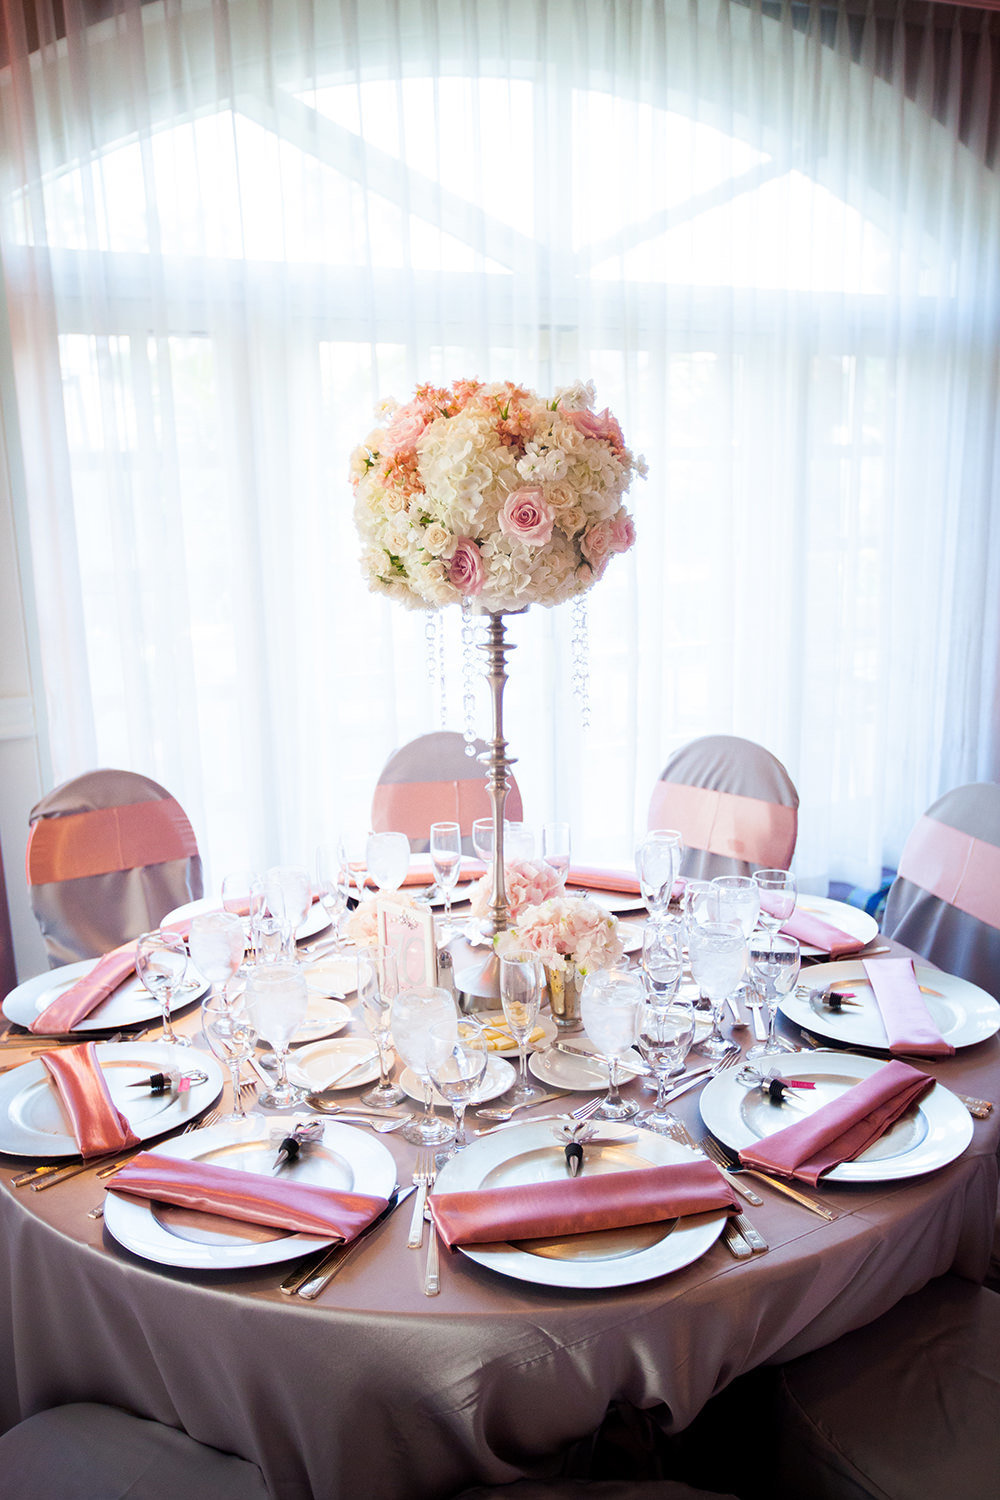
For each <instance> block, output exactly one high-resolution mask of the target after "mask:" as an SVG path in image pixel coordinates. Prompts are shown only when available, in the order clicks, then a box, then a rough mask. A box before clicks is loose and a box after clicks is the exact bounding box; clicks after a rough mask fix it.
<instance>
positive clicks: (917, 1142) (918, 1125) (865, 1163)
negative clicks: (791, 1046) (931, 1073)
mask: <svg viewBox="0 0 1000 1500" xmlns="http://www.w3.org/2000/svg"><path fill="white" fill-rule="evenodd" d="M766 1061H767V1059H764V1060H763V1062H761V1063H758V1067H759V1068H760V1069H761V1071H764V1062H766ZM883 1067H885V1063H884V1061H883V1060H882V1059H881V1058H878V1057H862V1056H859V1055H857V1054H855V1053H852V1052H798V1053H796V1054H795V1056H794V1057H791V1056H790V1055H789V1054H788V1053H787V1052H781V1053H775V1054H774V1071H775V1072H776V1073H778V1074H780V1075H781V1076H782V1077H785V1078H801V1079H802V1080H803V1082H805V1083H815V1084H816V1088H815V1089H810V1090H809V1091H808V1093H807V1092H806V1091H805V1090H803V1091H802V1092H801V1093H800V1094H798V1095H797V1096H796V1098H795V1100H794V1102H793V1103H791V1104H783V1105H774V1104H771V1102H770V1101H769V1099H768V1098H767V1095H766V1094H763V1093H761V1091H760V1089H748V1088H744V1087H743V1085H742V1084H740V1083H738V1082H737V1080H736V1077H735V1075H736V1072H737V1071H738V1070H737V1069H735V1068H731V1069H727V1070H724V1071H723V1072H721V1073H717V1074H716V1076H715V1077H714V1078H712V1079H710V1081H709V1082H708V1083H707V1084H706V1086H705V1088H704V1089H703V1090H702V1095H701V1100H700V1105H701V1117H702V1119H703V1120H704V1122H705V1124H706V1125H707V1126H708V1128H709V1130H710V1131H711V1132H712V1134H713V1135H714V1136H717V1137H718V1139H719V1140H720V1141H722V1143H723V1145H726V1146H728V1147H729V1148H730V1149H731V1150H733V1151H741V1150H742V1149H743V1148H744V1147H745V1146H752V1145H754V1144H755V1143H756V1142H757V1141H761V1140H763V1139H764V1138H765V1137H766V1136H769V1135H774V1134H775V1133H776V1132H777V1131H779V1130H784V1129H785V1127H786V1126H788V1125H793V1124H794V1123H795V1121H796V1120H801V1119H804V1118H805V1117H806V1116H807V1115H809V1114H812V1113H814V1112H815V1111H816V1110H817V1109H819V1108H820V1107H821V1106H822V1105H824V1104H829V1103H830V1102H831V1100H833V1099H836V1098H838V1097H839V1096H840V1095H841V1094H843V1093H844V1092H846V1090H847V1089H849V1088H853V1086H854V1085H855V1084H856V1083H860V1082H861V1080H862V1079H863V1078H870V1077H871V1075H872V1074H873V1073H877V1072H878V1070H879V1068H883ZM971 1140H972V1116H971V1115H970V1114H969V1112H968V1110H967V1109H966V1108H965V1105H964V1104H962V1102H961V1101H960V1100H959V1099H956V1098H955V1095H954V1094H953V1093H951V1092H950V1091H949V1090H948V1089H946V1088H945V1087H944V1085H943V1084H941V1083H937V1084H935V1085H934V1087H933V1089H931V1091H930V1093H929V1094H925V1095H924V1097H923V1099H921V1100H920V1102H919V1104H917V1105H915V1106H913V1108H911V1109H908V1110H907V1112H906V1114H905V1115H903V1116H902V1117H901V1118H900V1119H899V1120H897V1121H896V1123H895V1125H893V1126H891V1127H890V1129H889V1130H887V1131H886V1133H885V1135H883V1136H882V1138H881V1139H880V1140H878V1141H876V1142H875V1143H874V1145H872V1146H869V1147H868V1150H867V1151H863V1152H862V1153H861V1155H860V1156H859V1157H858V1158H857V1159H856V1160H855V1161H845V1162H841V1164H840V1166H839V1167H834V1168H833V1169H832V1170H831V1171H829V1172H826V1173H824V1175H823V1178H822V1181H823V1183H824V1184H827V1183H836V1182H862V1183H871V1182H896V1181H898V1180H901V1179H903V1178H906V1177H920V1176H922V1175H923V1174H924V1173H925V1172H933V1171H936V1170H937V1168H938V1167H945V1166H947V1165H948V1163H949V1162H950V1161H954V1160H955V1159H956V1157H959V1156H961V1154H962V1152H963V1151H964V1150H965V1148H966V1146H967V1145H968V1144H969V1142H970V1141H971Z"/></svg>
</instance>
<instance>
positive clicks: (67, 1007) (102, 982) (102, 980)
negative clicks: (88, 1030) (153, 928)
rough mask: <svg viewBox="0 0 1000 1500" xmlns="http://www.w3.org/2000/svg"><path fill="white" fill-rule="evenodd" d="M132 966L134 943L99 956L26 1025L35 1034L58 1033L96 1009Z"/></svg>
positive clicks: (71, 1026) (125, 944)
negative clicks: (91, 966) (88, 970)
mask: <svg viewBox="0 0 1000 1500" xmlns="http://www.w3.org/2000/svg"><path fill="white" fill-rule="evenodd" d="M134 969H135V943H134V942H133V943H123V944H122V946H121V947H120V948H112V950H111V952H110V953H105V955H104V957H103V958H99V959H98V961H97V963H96V964H95V965H94V967H93V968H92V969H91V971H90V973H89V974H84V976H83V978H82V979H78V980H76V982H75V983H74V984H71V985H70V986H69V988H68V989H66V990H63V992H62V994H61V995H57V996H56V998H55V999H54V1000H53V1001H52V1003H51V1005H47V1006H46V1007H45V1009H44V1010H41V1011H39V1013H38V1015H37V1016H36V1017H35V1019H34V1020H33V1021H31V1022H30V1023H29V1025H28V1030H29V1031H31V1032H34V1034H35V1036H53V1035H61V1034H62V1033H63V1032H67V1031H72V1030H73V1027H74V1026H76V1025H77V1023H78V1022H80V1021H82V1020H83V1019H84V1018H85V1017H86V1016H89V1015H90V1012H91V1011H92V1010H96V1009H97V1007H98V1006H99V1005H100V1003H101V1001H102V1000H106V999H107V998H108V996H109V995H110V994H111V993H112V991H114V990H116V989H117V988H118V986H119V985H120V984H121V983H123V981H124V980H126V979H127V978H128V977H129V975H130V974H131V973H132V972H133V971H134Z"/></svg>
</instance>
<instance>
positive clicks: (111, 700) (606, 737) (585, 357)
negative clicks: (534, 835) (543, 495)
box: [0, 0, 1000, 881]
mask: <svg viewBox="0 0 1000 1500" xmlns="http://www.w3.org/2000/svg"><path fill="white" fill-rule="evenodd" d="M47 4H48V0H41V3H40V4H39V6H38V7H37V16H38V29H39V44H38V45H35V39H34V36H33V34H32V33H31V32H30V31H29V30H27V29H26V28H25V26H24V17H23V14H22V11H21V9H20V7H19V6H18V5H17V4H16V3H15V0H6V9H5V11H4V15H5V18H6V29H7V34H8V35H7V40H8V48H9V54H10V62H9V66H8V68H7V69H6V71H5V72H4V73H3V75H2V77H0V109H2V125H3V136H4V142H5V149H4V154H3V160H2V172H3V179H2V192H0V254H2V260H3V272H4V278H5V283H4V284H5V288H6V296H7V299H8V306H9V312H10V321H11V328H12V335H11V337H12V351H11V352H12V358H13V361H14V367H15V373H16V381H17V392H18V414H17V415H18V421H19V424H20V430H21V437H22V443H23V448H24V453H25V464H26V468H27V483H28V503H29V508H30V514H31V546H32V553H33V559H34V569H35V575H36V578H35V583H36V589H37V594H38V599H39V608H40V611H41V624H40V629H41V637H42V647H43V653H44V664H45V677H46V686H47V695H48V712H49V716H50V734H51V743H52V746H53V755H54V761H55V765H54V770H55V774H56V776H57V778H58V779H62V778H63V777H64V776H68V775H71V774H74V773H76V772H78V771H80V770H83V769H85V768H87V767H90V766H93V765H95V764H116V765H120V766H126V767H133V768H136V769H140V770H142V771H144V772H146V773H148V774H151V775H153V776H155V777H157V778H158V779H159V780H161V781H163V782H164V783H165V784H166V785H168V786H169V787H170V789H171V790H172V791H173V792H174V794H175V795H176V796H177V797H178V798H179V799H180V800H181V801H182V803H184V805H185V806H186V808H187V810H188V812H189V814H190V815H191V817H192V819H193V821H194V823H195V826H196V827H197V829H198V831H199V835H200V839H201V843H202V846H203V850H204V853H205V855H206V856H207V860H208V863H209V868H210V871H212V872H214V877H215V878H216V879H217V878H218V877H219V876H220V875H221V873H222V872H223V870H224V869H225V868H226V867H231V866H238V865H239V866H242V865H245V864H259V863H263V862H267V861H270V860H273V859H275V858H277V857H279V856H280V857H282V858H292V859H297V860H305V861H308V860H309V859H310V858H311V852H312V848H313V845H314V844H315V842H316V841H317V839H318V838H319V837H321V836H324V837H325V836H329V835H330V834H331V833H333V832H335V830H336V829H337V828H338V827H339V826H340V825H341V824H343V823H346V822H348V821H355V820H357V821H364V819H365V817H366V815H367V808H368V805H369V803H370V797H371V791H372V787H373V784H374V781H375V777H376V775H377V772H378V769H379V767H380V765H381V764H382V762H383V760H384V759H385V757H386V756H387V755H388V753H389V752H390V751H391V750H392V749H393V748H394V747H395V746H396V745H398V744H400V743H402V742H403V741H405V740H406V739H408V738H410V737H411V736H412V735H414V734H417V733H421V732H424V731H426V730H429V729H431V728H434V727H437V724H438V722H439V720H440V718H441V717H442V715H443V717H444V719H445V721H446V722H447V723H448V724H449V725H450V726H452V727H456V728H461V727H463V720H462V682H461V673H460V654H461V653H460V643H459V624H460V622H459V621H458V620H457V619H452V620H450V621H449V622H447V627H446V630H445V638H444V643H443V649H444V653H445V658H446V666H447V671H446V675H445V688H444V692H443V694H442V693H441V692H440V691H439V690H438V689H437V688H436V687H435V686H434V685H433V683H432V681H431V679H430V677H429V676H428V673H427V671H426V666H425V661H426V656H427V654H428V644H427V642H426V640H425V620H424V617H422V616H419V615H411V614H409V613H407V612H404V611H400V610H397V609H394V608H392V607H390V606H389V605H387V604H386V603H385V602H383V601H380V600H377V599H375V598H374V597H372V596H370V595H368V594H367V593H366V592H365V591H364V588H363V586H362V584H361V581H360V578H359V576H358V572H357V568H356V564H355V557H356V552H357V547H356V543H355V539H354V534H353V527H352V519H351V491H350V487H349V483H348V479H347V461H348V455H349V452H350V450H351V448H352V447H353V446H354V444H355V443H356V442H357V441H359V440H360V438H361V437H362V436H363V435H364V434H365V432H366V431H367V430H368V429H369V427H370V425H371V421H370V418H371V410H372V407H373V406H374V404H375V403H376V401H377V400H379V399H380V398H382V397H385V396H389V395H394V396H396V397H398V398H400V399H404V398H405V396H406V393H407V392H408V391H409V390H410V389H411V388H412V386H413V385H414V384H415V383H416V382H417V381H418V380H433V381H445V380H450V379H454V378H457V377H460V376H473V375H474V376H479V377H481V378H485V379H491V378H503V377H508V376H509V377H516V378H517V379H519V380H522V381H524V382H526V383H528V384H531V385H534V386H536V388H539V389H543V390H551V389H552V388H553V387H554V386H556V385H559V384H564V383H567V382H568V381H570V380H572V379H575V378H577V377H583V378H593V379H594V380H595V382H596V384H597V389H598V396H599V402H600V404H601V405H604V404H610V406H611V407H612V409H613V410H614V411H615V413H616V415H617V416H618V417H619V419H620V420H621V422H622V425H623V427H624V429H625V432H626V436H627V438H628V439H629V442H630V445H631V446H632V447H633V448H634V449H636V450H637V451H642V452H644V453H645V455H646V457H647V459H648V462H649V468H650V477H649V479H648V481H647V482H646V483H645V484H644V485H640V486H639V487H638V491H637V492H634V493H633V496H632V500H633V503H634V509H635V513H636V519H637V525H638V531H639V545H638V546H637V548H636V550H635V551H634V553H633V554H631V555H630V556H629V557H628V558H626V559H618V560H616V561H615V563H614V565H613V566H612V567H611V568H610V569H609V571H608V574H607V576H606V577H605V579H604V580H603V581H602V583H601V584H600V586H599V587H598V588H597V589H595V590H594V591H593V593H592V595H591V597H590V697H591V704H592V710H591V726H590V728H589V730H588V731H587V732H586V733H584V732H582V731H581V727H580V722H579V715H578V712H577V707H576V705H575V702H574V700H573V697H572V694H571V691H570V678H571V673H572V653H571V649H570V635H571V625H572V622H571V619H570V616H569V611H568V610H560V611H555V612H547V611H541V610H536V611H532V612H531V613H529V615H528V616H526V617H523V618H521V619H518V620H516V621H514V622H513V625H512V631H513V635H514V638H515V640H517V641H518V642H519V644H520V647H521V649H520V650H518V651H517V652H516V653H515V655H514V657H513V660H512V678H511V683H510V686H509V689H508V699H507V720H508V734H509V737H510V739H511V742H512V749H513V753H515V754H516V755H517V756H518V757H519V762H518V766H517V771H516V774H517V776H518V779H519V781H520V784H521V787H522V791H523V793H524V797H525V807H526V816H527V818H528V820H529V821H531V822H534V823H536V824H537V823H540V822H541V821H542V820H543V819H545V818H548V817H554V816H560V817H568V818H570V819H571V821H572V823H573V827H574V836H575V841H576V849H577V852H578V853H579V854H580V855H581V856H590V857H592V858H594V859H599V858H608V859H612V858H619V859H623V860H628V859H629V857H630V850H631V845H632V840H633V836H634V833H635V831H636V830H637V829H638V828H639V827H642V826H644V823H645V807H646V802H647V800H648V795H649V791H650V787H651V785H652V782H653V779H654V777H655V776H656V774H657V772H658V770H659V769H660V767H661V766H662V764H663V762H664V761H665V759H666V758H667V755H668V754H669V753H670V752H671V751H672V750H673V749H674V748H675V747H676V746H678V745H679V744H681V743H683V742H685V741H686V740H687V739H689V738H691V737H693V736H695V735H698V734H702V733H711V732H732V733H736V734H741V735H745V736H747V737H749V738H751V739H756V740H759V741H760V742H762V743H763V744H766V745H767V746H769V747H770V748H771V749H772V750H774V751H775V752H776V753H777V754H778V755H779V756H780V757H781V758H782V759H783V760H784V761H785V762H786V764H787V765H788V767H789V769H790V771H791V772H792V774H793V776H794V778H795V780H796V782H797V784H798V786H799V790H800V793H801V796H802V834H801V838H800V848H799V857H798V867H799V871H800V876H801V877H803V878H804V879H806V880H809V879H816V880H820V879H825V878H826V877H827V876H828V875H831V876H834V877H836V878H842V879H848V880H852V881H874V880H876V879H877V876H878V870H879V867H880V865H881V863H882V862H883V860H892V859H893V857H894V856H895V855H896V854H897V853H898V850H899V847H900V844H901V841H902V839H903V837H904V836H905V834H906V832H907V830H908V828H909V826H910V824H911V823H912V822H913V820H914V818H915V817H916V816H917V815H918V814H919V813H920V812H921V811H923V809H924V808H925V806H926V805H927V804H928V803H929V802H930V801H931V800H932V798H933V797H934V796H935V795H936V794H937V793H938V792H939V791H940V790H941V789H943V788H944V787H946V786H949V785H953V784H955V783H958V782H961V781H965V780H973V779H981V778H990V777H993V778H996V777H997V776H998V775H1000V751H998V746H997V716H996V713H995V704H996V701H997V696H998V693H997V683H998V649H997V648H998V633H1000V622H998V612H997V609H996V600H997V598H998V597H1000V587H998V585H1000V576H998V574H1000V547H998V539H997V524H998V520H997V518H998V515H1000V486H998V438H997V423H996V413H997V410H998V409H1000V377H998V354H997V349H998V343H1000V341H998V337H997V334H998V328H1000V192H998V184H997V176H996V170H995V167H996V163H995V158H994V157H993V155H992V154H991V153H992V152H993V151H994V150H995V140H992V139H991V138H990V137H989V130H988V128H987V127H988V124H989V121H990V119H991V116H990V107H991V98H992V91H995V90H996V87H997V80H996V78H995V77H994V76H993V73H992V68H993V66H994V65H995V59H996V56H997V34H998V32H997V18H996V17H995V16H994V17H990V16H988V15H986V14H984V15H983V16H982V18H981V19H980V20H979V21H978V22H976V23H975V24H974V25H970V23H969V22H968V20H967V19H966V20H962V19H961V18H960V16H959V14H958V13H957V12H956V13H955V14H954V16H951V15H949V14H947V13H946V12H945V11H944V10H943V9H938V10H935V8H934V7H924V8H922V9H921V10H920V12H919V16H920V17H921V21H920V25H919V26H914V25H912V24H904V14H905V13H904V12H903V11H900V13H899V15H898V16H897V17H896V19H895V20H893V19H891V18H890V19H889V20H885V19H883V20H880V21H876V20H875V19H874V18H873V17H872V16H871V15H869V17H868V18H867V19H865V18H860V17H857V16H852V15H849V14H848V13H846V12H844V11H840V12H837V11H835V10H830V9H821V8H820V7H819V6H817V5H811V6H810V5H801V6H799V5H797V6H795V7H794V8H790V7H787V6H785V7H781V8H779V7H776V6H770V5H768V6H767V7H765V8H763V9H762V8H761V6H760V4H759V3H757V0H755V3H753V4H751V5H749V6H746V5H742V4H735V3H733V0H634V3H628V4H626V3H618V4H614V3H612V4H605V3H597V0H589V3H588V0H507V3H505V4H504V5H502V6H497V5H496V4H494V3H489V4H485V3H478V0H420V3H416V0H353V3H352V0H343V3H341V4H339V5H326V4H320V3H318V0H252V3H238V0H234V3H229V4H224V3H222V0H216V3H208V0H173V3H171V4H170V5H167V6H164V5H162V4H149V5H142V6H140V5H139V4H138V3H137V0H120V3H119V4H117V5H116V8H115V11H114V14H113V15H110V16H109V17H108V18H107V19H105V20H103V21H100V22H97V23H94V24H89V25H88V24H86V17H85V15H83V14H82V13H81V11H80V8H79V5H74V6H69V5H67V7H66V13H67V14H66V27H65V30H66V33H67V34H65V35H57V31H56V28H55V25H54V22H53V16H52V13H51V11H50V10H48V9H47V8H46V7H47ZM904 63H905V65H906V66H905V67H904ZM904 85H905V87H904ZM980 121H981V122H983V123H979V122H980ZM442 699H443V701H442ZM477 712H478V717H479V727H480V728H481V729H483V728H485V727H486V723H487V710H486V701H485V695H482V696H481V697H480V699H479V701H478V706H477Z"/></svg>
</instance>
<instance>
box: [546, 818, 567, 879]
mask: <svg viewBox="0 0 1000 1500" xmlns="http://www.w3.org/2000/svg"><path fill="white" fill-rule="evenodd" d="M570 847H571V840H570V828H569V824H568V823H543V824H542V862H543V864H546V865H548V867H549V869H550V870H554V871H555V873H556V874H557V875H558V877H559V883H560V885H561V886H562V888H563V890H565V889H566V877H567V875H568V874H569V865H570Z"/></svg>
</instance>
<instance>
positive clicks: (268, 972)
mask: <svg viewBox="0 0 1000 1500" xmlns="http://www.w3.org/2000/svg"><path fill="white" fill-rule="evenodd" d="M244 1003H245V1006H246V1010H247V1014H248V1015H249V1017H250V1019H251V1021H252V1022H253V1024H254V1026H255V1027H256V1028H257V1032H258V1034H259V1035H260V1036H262V1037H263V1038H264V1039H265V1041H268V1042H270V1044H271V1047H272V1048H273V1050H274V1056H275V1061H276V1062H277V1065H278V1077H277V1080H276V1081H275V1084H274V1086H273V1088H270V1089H268V1090H267V1092H266V1093H263V1094H260V1095H259V1096H258V1103H259V1104H266V1105H268V1106H269V1107H270V1108H272V1109H290V1108H291V1107H292V1106H293V1105H295V1104H299V1103H301V1101H302V1100H303V1099H304V1098H305V1096H306V1092H307V1091H306V1090H305V1089H300V1088H299V1087H298V1086H297V1085H296V1084H294V1083H289V1081H288V1072H287V1066H286V1065H287V1061H288V1047H289V1043H290V1042H291V1040H292V1037H293V1036H294V1035H295V1033H296V1032H297V1031H298V1029H299V1027H300V1026H301V1025H302V1022H303V1021H304V1020H305V1018H306V1008H307V1006H308V1004H309V991H308V989H307V987H306V976H305V975H304V974H303V972H302V970H301V969H300V968H299V966H298V964H289V963H274V964H262V965H259V966H258V967H257V968H255V969H253V970H251V972H250V976H249V978H248V979H247V987H246V991H245V1000H244Z"/></svg>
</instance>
